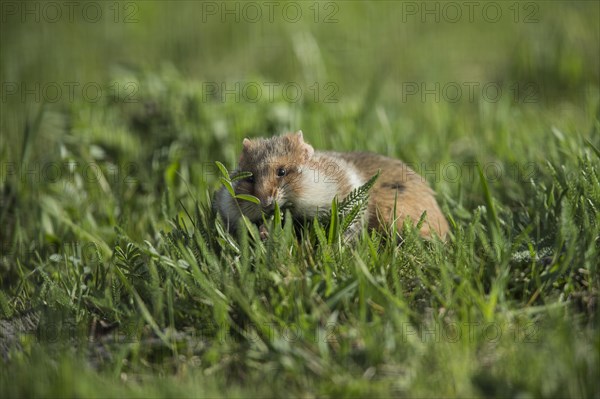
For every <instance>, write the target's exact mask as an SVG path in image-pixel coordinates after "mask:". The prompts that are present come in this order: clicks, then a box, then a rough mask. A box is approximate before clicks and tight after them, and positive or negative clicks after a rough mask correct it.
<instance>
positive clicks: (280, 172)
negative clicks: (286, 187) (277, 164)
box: [277, 168, 287, 177]
mask: <svg viewBox="0 0 600 399" xmlns="http://www.w3.org/2000/svg"><path fill="white" fill-rule="evenodd" d="M286 174H287V170H285V168H277V177H283V176H285V175H286Z"/></svg>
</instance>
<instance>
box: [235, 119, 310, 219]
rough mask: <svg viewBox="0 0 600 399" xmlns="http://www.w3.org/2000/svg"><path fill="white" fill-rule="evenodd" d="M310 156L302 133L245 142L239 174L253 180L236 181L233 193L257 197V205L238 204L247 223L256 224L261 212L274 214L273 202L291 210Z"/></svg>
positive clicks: (242, 201) (245, 202) (247, 202)
mask: <svg viewBox="0 0 600 399" xmlns="http://www.w3.org/2000/svg"><path fill="white" fill-rule="evenodd" d="M313 153H314V149H313V147H312V146H311V145H310V144H308V143H306V142H305V141H304V138H303V136H302V131H298V132H296V133H290V134H285V135H283V136H276V137H271V138H268V139H256V140H249V139H244V141H243V149H242V155H241V156H240V161H239V168H238V170H239V171H240V172H250V173H252V176H251V177H248V178H246V179H243V180H239V181H237V182H236V185H235V191H236V193H237V194H249V195H253V196H255V197H257V198H258V199H259V200H260V205H257V204H254V203H251V202H249V201H244V200H240V201H238V204H239V205H240V209H241V211H242V213H243V214H244V215H246V216H247V217H248V218H249V219H250V220H253V221H259V220H260V219H261V217H262V212H264V213H267V214H268V213H270V212H272V211H273V209H274V208H275V202H277V204H278V205H279V207H280V208H286V207H293V205H294V204H293V203H292V201H293V198H297V197H298V196H299V195H301V192H302V181H303V179H302V171H303V167H304V166H305V165H306V164H307V163H308V161H309V160H310V159H311V157H312V156H313Z"/></svg>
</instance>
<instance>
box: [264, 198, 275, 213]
mask: <svg viewBox="0 0 600 399" xmlns="http://www.w3.org/2000/svg"><path fill="white" fill-rule="evenodd" d="M261 206H262V208H263V211H265V212H267V211H272V210H273V209H275V203H274V202H273V197H272V196H268V197H267V198H266V199H264V200H262V201H261Z"/></svg>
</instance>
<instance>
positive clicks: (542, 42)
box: [0, 2, 600, 397]
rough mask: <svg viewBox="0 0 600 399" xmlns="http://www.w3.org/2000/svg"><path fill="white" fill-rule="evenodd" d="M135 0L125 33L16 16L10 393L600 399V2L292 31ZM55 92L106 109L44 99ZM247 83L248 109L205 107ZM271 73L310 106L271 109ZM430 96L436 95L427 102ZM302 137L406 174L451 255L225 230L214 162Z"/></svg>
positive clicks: (279, 225)
mask: <svg viewBox="0 0 600 399" xmlns="http://www.w3.org/2000/svg"><path fill="white" fill-rule="evenodd" d="M32 4H34V3H32ZM107 4H108V3H107ZM111 4H112V3H111ZM132 4H133V3H132ZM135 4H136V8H135V9H134V10H135V15H136V18H137V20H138V22H136V23H131V24H124V23H115V22H114V21H113V20H112V19H111V18H103V19H102V20H101V21H100V22H98V23H88V22H85V21H82V20H81V19H78V20H76V21H75V22H69V21H67V20H65V19H64V18H63V20H61V21H60V22H58V23H49V22H43V21H42V22H40V23H36V22H35V21H32V20H31V19H30V20H27V21H25V22H21V20H20V19H19V18H16V19H15V18H13V17H9V18H8V19H7V21H6V22H4V21H3V23H2V25H1V27H0V34H1V39H0V40H1V47H0V51H1V58H2V61H1V62H0V65H1V70H0V76H1V80H2V84H3V93H2V95H3V98H2V104H1V105H2V109H1V120H0V129H1V135H2V136H1V138H2V140H1V147H0V162H1V166H2V169H1V170H0V172H1V173H0V176H1V180H0V184H1V186H0V204H1V206H0V217H1V220H0V243H1V245H2V256H1V257H0V350H1V354H2V355H3V357H4V364H3V367H2V372H1V373H0V395H1V396H2V397H15V396H22V397H29V396H44V397H57V396H61V397H62V396H79V397H93V396H102V397H105V396H110V397H123V396H133V397H148V396H153V397H173V396H177V397H179V396H185V397H282V396H302V397H402V396H407V397H416V396H421V397H440V396H445V397H448V396H452V397H457V396H459V397H465V396H477V397H513V396H521V397H566V396H568V397H596V396H598V395H599V394H600V387H599V386H598V382H597V374H598V370H599V355H598V353H600V338H599V337H600V334H599V333H598V332H599V331H598V305H597V303H598V290H599V288H600V287H599V279H598V266H599V264H600V262H599V260H598V259H600V241H599V240H600V182H599V168H600V150H599V149H600V94H599V88H600V76H599V73H600V72H599V71H600V65H599V59H600V58H599V50H598V48H599V46H598V44H599V41H600V30H599V27H598V22H597V21H598V16H599V13H600V7H599V6H598V3H596V2H577V3H573V2H570V3H562V2H539V3H535V4H537V6H536V7H537V8H534V10H537V11H536V13H535V15H536V18H537V22H534V23H524V22H522V18H524V17H523V15H524V14H523V13H525V12H527V11H531V10H530V9H524V8H522V9H520V11H521V14H520V16H519V18H520V21H521V22H519V23H515V22H514V21H513V19H512V18H513V17H514V15H513V14H511V12H512V11H511V9H509V8H508V7H509V4H508V3H495V4H503V5H502V10H503V12H504V15H505V16H506V18H502V19H501V21H500V22H498V23H489V22H486V21H485V20H483V19H482V18H478V17H476V18H475V21H474V22H472V23H471V22H469V21H467V20H465V19H464V18H463V20H461V21H460V22H459V23H448V22H444V21H442V22H440V23H435V22H433V21H432V20H428V21H427V22H425V23H422V22H421V21H420V17H418V16H417V17H414V18H413V17H411V16H409V15H407V14H406V13H404V14H403V9H402V7H403V4H404V5H406V4H407V3H402V2H385V3H381V4H371V3H361V2H340V3H338V6H339V10H338V12H337V13H336V16H335V17H336V19H337V22H334V23H323V21H321V23H314V21H313V16H314V15H313V14H311V12H313V11H312V9H310V8H309V7H310V6H311V4H312V3H297V4H300V5H301V6H302V10H303V12H304V15H305V16H306V18H302V19H301V20H300V21H299V22H297V23H288V22H286V21H285V20H283V19H281V18H275V21H274V22H272V23H271V22H268V21H266V20H262V21H261V22H259V23H249V22H247V21H246V22H244V21H243V20H242V21H241V22H239V23H229V24H224V23H221V21H220V20H219V18H218V17H215V18H212V17H211V18H207V21H206V22H205V23H203V22H202V16H203V14H202V10H203V9H202V3H199V2H198V3H191V2H190V3H187V2H180V3H177V6H172V5H169V4H167V3H161V2H139V3H135ZM217 4H221V3H217ZM231 4H233V3H231ZM416 4H422V3H418V2H417V3H416ZM528 4H529V3H528ZM531 4H533V3H531ZM104 7H105V8H104V12H105V15H109V16H111V17H112V16H113V15H112V14H110V12H111V10H110V9H108V5H105V6H104ZM322 7H324V5H323V6H322ZM332 10H333V8H332ZM327 11H330V9H324V8H323V9H321V12H322V13H323V12H327ZM404 11H406V10H404ZM477 15H478V14H476V16H477ZM403 17H406V18H407V20H406V22H403V21H404V20H403ZM121 18H122V16H121ZM319 18H323V15H322V14H320V17H319ZM465 18H466V16H465ZM52 82H54V83H57V84H59V86H62V87H63V88H64V87H65V86H64V85H63V84H64V83H65V82H77V83H79V85H80V86H79V87H83V86H84V85H85V84H91V83H93V84H98V85H99V86H100V87H101V89H102V95H101V96H100V97H99V98H98V100H97V101H91V100H90V95H89V94H88V95H87V96H86V94H85V93H82V91H81V90H79V89H77V90H75V94H74V96H73V98H69V96H68V95H67V92H66V91H63V94H62V96H60V98H59V99H58V101H55V102H54V101H47V100H48V96H49V95H51V94H50V92H47V93H44V90H45V89H46V88H48V87H49V85H51V84H52ZM236 82H241V83H240V85H241V86H240V87H245V88H248V90H247V91H243V93H242V94H243V95H240V98H239V101H235V98H234V97H233V94H229V95H228V96H227V97H225V100H226V101H221V100H220V99H219V97H218V96H215V95H212V90H213V89H214V87H215V85H217V86H220V85H221V84H226V88H229V89H231V88H235V84H236ZM265 82H278V83H280V86H279V87H283V86H284V85H286V84H288V85H289V84H291V83H293V84H294V85H296V84H297V85H298V86H299V87H301V88H302V90H303V93H304V96H303V97H302V98H301V99H298V100H297V101H290V95H289V93H285V92H283V91H282V90H278V89H277V90H275V91H274V93H273V97H272V98H270V97H269V96H268V95H267V91H266V90H267V89H266V88H264V87H263V92H262V96H261V97H260V98H259V99H258V100H257V101H254V100H253V98H255V97H254V96H255V95H256V92H253V91H252V90H256V84H255V83H258V84H264V83H265ZM315 83H316V85H315ZM421 83H424V84H426V88H432V87H435V84H436V83H438V84H439V86H440V90H439V91H437V93H438V94H439V96H440V100H439V101H436V100H435V95H434V94H430V95H427V96H425V98H424V101H422V98H421V94H422V93H421V92H419V93H417V94H415V95H408V94H407V91H406V90H407V89H409V88H414V87H415V86H414V85H415V84H416V85H417V86H416V87H420V86H419V85H420V84H421ZM465 83H469V84H473V83H477V84H478V85H479V86H477V87H479V89H476V90H475V91H474V96H473V98H469V96H468V93H467V91H466V90H467V87H468V86H466V85H465ZM13 84H15V85H16V87H18V88H19V89H21V88H22V87H25V88H28V89H31V88H33V94H32V93H29V94H27V93H25V94H24V93H23V92H21V91H17V93H16V94H15V93H13V91H11V90H12V89H13V88H14V87H15V86H11V85H13ZM328 84H329V86H327V85H328ZM454 84H458V85H459V86H460V87H462V88H463V89H464V90H465V91H463V96H462V97H461V98H460V100H458V101H456V102H454V101H449V98H452V92H450V91H448V92H444V90H445V89H447V90H450V89H451V88H452V87H453V86H452V85H454ZM486 84H493V85H499V86H500V87H501V88H502V94H501V95H499V96H498V98H497V100H496V99H495V97H491V94H490V93H485V92H483V91H482V90H481V88H482V87H483V86H485V85H486ZM24 85H27V86H24ZM36 85H39V86H36ZM244 85H246V86H244ZM36 87H39V90H38V89H36ZM117 88H118V89H117ZM317 89H318V97H315V96H316V93H317V91H316V90H317ZM90 90H91V89H90ZM36 92H37V93H39V97H40V98H36V94H35V93H36ZM90 93H92V92H91V91H90ZM244 95H246V96H247V97H246V98H244ZM328 95H332V96H333V97H327V96H328ZM44 99H45V100H46V101H44ZM128 99H133V100H134V101H132V102H128V101H126V100H128ZM326 99H327V101H326ZM331 99H333V100H335V101H334V102H331V101H329V100H331ZM297 129H302V130H303V132H304V137H305V139H306V140H307V141H308V142H310V143H311V144H313V146H314V147H315V148H317V149H333V150H338V151H351V150H362V149H368V150H370V151H375V152H379V153H382V154H385V155H389V156H394V157H397V158H400V159H403V160H404V161H406V162H408V163H409V164H411V165H412V166H413V167H414V168H415V169H416V170H417V171H419V172H420V173H421V174H422V175H424V176H425V177H426V178H427V179H428V180H429V182H430V184H431V185H432V187H434V188H435V190H436V192H437V193H438V201H439V203H440V205H441V207H442V209H443V210H444V213H445V214H446V216H447V217H448V220H449V221H450V224H451V231H452V233H451V235H450V237H449V239H448V242H447V243H440V242H437V241H434V242H425V241H423V240H421V239H420V238H419V237H418V235H417V234H416V232H415V230H414V229H411V228H409V227H407V228H406V229H404V230H403V231H402V236H403V240H402V242H401V243H400V244H398V243H396V242H394V241H392V240H389V239H386V237H384V236H381V235H379V234H376V233H371V232H368V231H365V232H363V234H362V235H361V237H360V239H359V240H358V241H357V242H355V243H353V244H352V245H345V244H343V240H342V238H343V237H341V236H340V234H339V233H341V232H335V231H333V230H331V231H332V233H331V234H330V231H329V230H327V229H326V226H321V225H320V224H318V223H317V224H308V225H306V226H295V225H293V223H292V222H291V220H290V218H283V220H280V219H279V218H276V220H273V221H272V222H271V224H270V225H269V226H268V227H269V229H270V235H269V239H268V240H267V241H265V242H262V241H261V240H260V239H259V238H258V237H259V233H258V229H257V228H256V227H255V226H249V227H248V228H243V229H241V233H240V236H239V237H232V236H230V235H228V234H227V233H225V231H224V228H223V225H222V223H221V222H220V220H218V219H215V215H214V214H213V213H212V211H211V210H210V209H211V207H210V205H211V197H212V194H213V193H214V191H215V190H216V189H218V188H219V186H220V182H219V179H218V178H219V176H220V172H219V170H218V168H217V167H216V164H215V161H220V162H222V163H223V164H224V165H225V166H226V167H227V168H228V169H233V167H234V166H235V162H236V160H237V157H238V156H239V152H240V149H241V142H242V139H243V138H244V137H247V136H248V137H256V136H269V135H273V134H278V133H283V132H286V131H290V130H297ZM457 172H459V175H457ZM342 224H343V223H342Z"/></svg>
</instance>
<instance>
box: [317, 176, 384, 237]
mask: <svg viewBox="0 0 600 399" xmlns="http://www.w3.org/2000/svg"><path fill="white" fill-rule="evenodd" d="M380 173H381V171H377V173H376V174H375V175H373V176H372V177H371V178H370V179H369V180H368V181H367V182H366V183H365V184H363V185H362V186H360V187H358V188H355V189H354V190H352V191H351V192H350V194H348V195H347V196H346V198H344V200H343V201H341V202H338V199H337V197H335V198H334V199H333V201H332V203H331V210H329V211H328V212H326V213H324V214H323V215H321V216H320V217H319V222H321V223H322V224H323V225H324V226H328V230H329V234H328V242H329V244H332V243H333V242H334V241H335V239H336V237H338V235H343V237H344V240H345V241H350V240H352V239H353V238H355V237H356V236H357V234H358V231H359V229H360V226H361V224H362V216H363V214H364V211H365V209H366V208H367V205H368V203H369V194H370V191H371V188H373V186H374V185H375V182H376V181H377V179H378V178H379V174H380Z"/></svg>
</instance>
